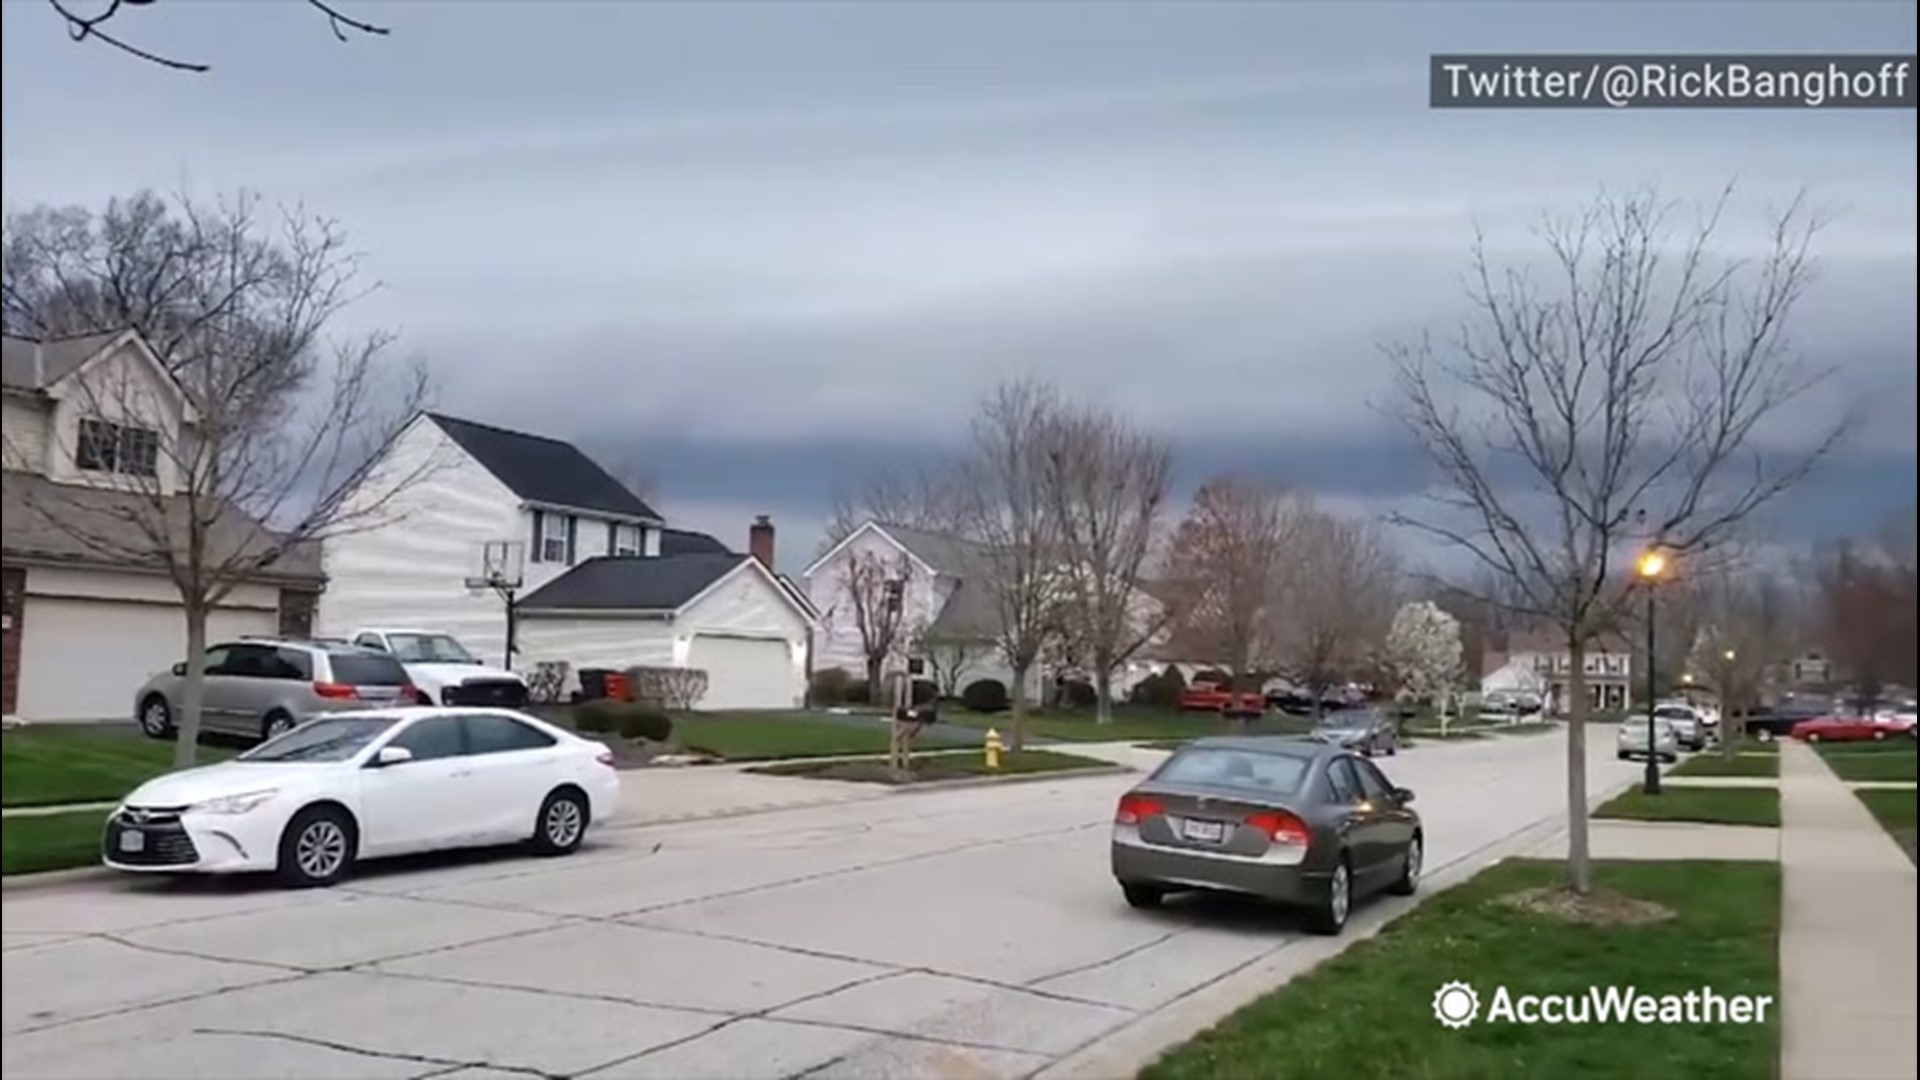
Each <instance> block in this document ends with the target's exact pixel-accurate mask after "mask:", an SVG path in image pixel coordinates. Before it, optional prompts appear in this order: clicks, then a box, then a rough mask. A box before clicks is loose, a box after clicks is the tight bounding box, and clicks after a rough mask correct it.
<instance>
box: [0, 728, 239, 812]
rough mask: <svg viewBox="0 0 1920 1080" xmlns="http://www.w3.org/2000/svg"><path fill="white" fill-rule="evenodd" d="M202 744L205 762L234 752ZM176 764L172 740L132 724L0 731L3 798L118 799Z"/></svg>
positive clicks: (14, 802) (19, 802)
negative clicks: (147, 733) (143, 731)
mask: <svg viewBox="0 0 1920 1080" xmlns="http://www.w3.org/2000/svg"><path fill="white" fill-rule="evenodd" d="M232 754H233V751H232V750H231V749H227V748H223V747H217V746H206V745H202V746H201V747H200V761H201V762H202V763H205V762H211V761H218V760H221V759H222V758H226V757H230V756H232ZM171 768H173V743H172V742H171V741H161V740H159V739H149V738H147V737H146V736H144V735H142V734H140V732H139V731H138V730H136V729H134V728H131V727H117V726H116V727H106V726H98V725H90V724H87V725H83V724H41V725H36V726H33V727H26V728H16V729H14V730H12V731H9V732H7V733H5V734H4V735H0V770H4V775H3V776H0V803H3V804H4V805H6V806H56V805H59V804H61V803H84V802H114V801H117V800H118V799H119V798H120V797H121V796H123V795H125V794H126V793H127V792H129V791H131V790H133V789H134V788H136V787H138V786H139V785H140V784H141V783H143V782H144V781H147V780H150V779H152V778H153V777H156V776H158V775H160V774H161V773H163V772H166V771H168V770H170V769H171Z"/></svg>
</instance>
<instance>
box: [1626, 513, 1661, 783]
mask: <svg viewBox="0 0 1920 1080" xmlns="http://www.w3.org/2000/svg"><path fill="white" fill-rule="evenodd" d="M1634 569H1635V571H1637V572H1638V573H1639V575H1640V580H1641V582H1642V583H1644V584H1645V585H1646V588H1647V778H1646V782H1645V790H1646V793H1647V794H1649V795H1658V794H1660V755H1659V753H1658V752H1657V748H1658V747H1659V745H1660V741H1659V738H1658V736H1659V722H1658V721H1657V720H1656V719H1655V718H1654V713H1655V712H1657V711H1658V710H1656V709H1655V708H1654V707H1653V705H1654V700H1655V699H1656V698H1657V697H1658V696H1659V694H1658V689H1657V685H1656V683H1655V682H1654V670H1653V642H1654V638H1653V620H1654V614H1655V611H1654V595H1655V590H1656V589H1657V588H1658V587H1659V585H1660V579H1661V577H1662V576H1664V575H1665V574H1666V572H1667V557H1666V555H1665V554H1664V553H1662V552H1661V551H1660V549H1658V548H1648V549H1647V550H1646V551H1645V552H1644V553H1642V554H1641V556H1640V561H1639V562H1638V563H1636V564H1635V566H1634Z"/></svg>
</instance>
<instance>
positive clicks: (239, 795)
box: [102, 708, 620, 887]
mask: <svg viewBox="0 0 1920 1080" xmlns="http://www.w3.org/2000/svg"><path fill="white" fill-rule="evenodd" d="M619 798H620V778H619V775H618V774H617V773H616V772H615V771H614V759H613V755H612V753H611V752H610V751H608V749H607V747H606V746H605V744H603V743H598V742H593V741H591V740H588V739H583V738H580V737H579V736H578V735H575V734H573V733H572V732H570V731H566V730H565V729H562V728H558V727H555V726H553V725H552V724H548V723H546V722H544V721H541V720H538V719H536V718H534V717H531V716H527V715H526V714H524V713H519V712H514V711H511V710H507V709H462V708H404V709H392V710H377V711H367V712H348V713H331V714H327V715H323V716H320V717H318V718H316V719H314V720H311V721H309V722H307V723H305V724H302V725H300V726H299V727H296V728H294V729H293V730H292V731H289V732H287V733H286V734H284V735H281V736H279V737H278V738H275V739H273V740H271V741H268V742H265V743H262V744H260V745H259V746H257V747H254V748H253V749H252V750H249V751H247V752H246V753H244V754H242V755H240V756H239V757H237V758H234V759H233V760H231V761H224V762H221V763H220V764H218V765H208V766H204V767H202V768H197V769H187V770H185V771H183V772H177V773H169V774H167V775H165V776H161V777H157V778H155V779H153V780H149V781H147V782H146V783H144V784H142V785H140V786H139V787H138V788H135V789H134V791H133V793H132V794H131V795H128V796H127V799H126V801H125V802H124V803H122V804H121V805H120V806H119V807H118V808H117V809H115V810H114V812H113V815H112V816H111V817H109V818H108V819H107V830H106V836H105V839H104V848H105V850H104V852H103V853H102V861H104V862H105V863H106V865H108V866H110V867H113V868H114V869H116V870H130V871H141V872H160V873H241V872H248V871H273V872H274V873H276V874H278V875H279V877H280V879H281V881H282V882H283V883H285V884H287V885H290V886H295V887H306V886H315V885H331V884H333V883H334V882H336V881H339V880H340V879H341V878H343V877H345V876H346V875H347V874H348V873H350V872H351V871H352V869H353V864H354V863H355V862H356V861H357V860H359V859H373V858H382V857H385V856H389V855H406V854H412V853H415V852H422V851H434V850H440V849H445V848H460V847H483V846H488V845H493V844H507V843H515V842H524V843H527V844H528V845H529V846H531V847H532V849H533V850H534V851H536V852H538V853H540V854H546V855H564V854H567V853H569V852H571V851H573V850H574V849H575V848H577V847H579V846H580V841H581V839H582V838H583V837H584V836H585V835H586V831H587V826H588V825H589V824H590V823H591V822H594V821H604V820H606V819H607V818H608V817H609V816H610V815H611V814H612V813H613V811H614V808H615V807H616V806H617V804H618V802H619Z"/></svg>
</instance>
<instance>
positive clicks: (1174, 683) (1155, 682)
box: [1127, 667, 1187, 709]
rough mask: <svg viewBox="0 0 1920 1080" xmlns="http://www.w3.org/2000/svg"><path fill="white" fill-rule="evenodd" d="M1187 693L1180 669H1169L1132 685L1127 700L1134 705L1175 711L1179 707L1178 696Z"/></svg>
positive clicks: (1185, 681)
mask: <svg viewBox="0 0 1920 1080" xmlns="http://www.w3.org/2000/svg"><path fill="white" fill-rule="evenodd" d="M1186 692H1187V680H1186V679H1184V678H1182V677H1181V675H1180V669H1179V668H1174V667H1169V668H1168V669H1166V670H1165V671H1162V672H1159V673H1158V674H1154V675H1149V676H1147V677H1146V678H1144V679H1141V680H1140V681H1139V682H1137V683H1134V684H1133V689H1132V691H1130V692H1129V693H1128V694H1127V698H1128V700H1130V701H1132V702H1133V703H1134V704H1135V705H1145V706H1148V707H1150V708H1155V709H1177V708H1179V707H1180V695H1182V694H1184V693H1186Z"/></svg>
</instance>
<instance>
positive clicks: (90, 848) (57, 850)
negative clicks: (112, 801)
mask: <svg viewBox="0 0 1920 1080" xmlns="http://www.w3.org/2000/svg"><path fill="white" fill-rule="evenodd" d="M8 738H12V736H11V735H9V736H8ZM106 824H107V816H106V815H105V814H103V813H100V812H99V811H96V810H75V811H72V812H69V813H64V814H40V815H35V816H32V817H8V818H0V874H34V873H39V872H40V871H42V870H68V869H71V868H73V867H76V866H93V865H94V864H96V863H98V862H99V861H100V834H101V832H102V831H103V830H104V829H105V828H106Z"/></svg>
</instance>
